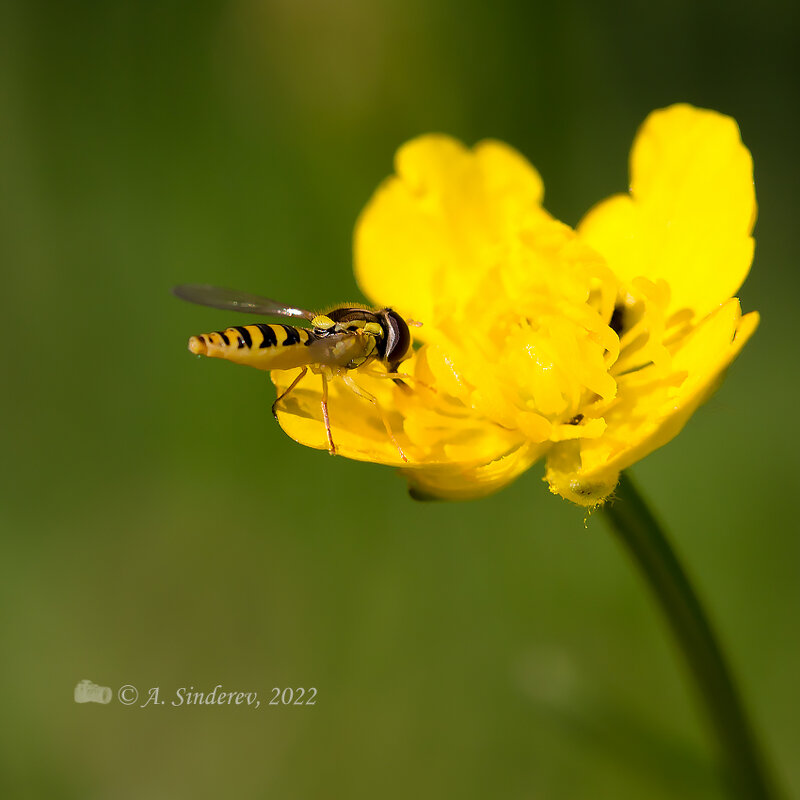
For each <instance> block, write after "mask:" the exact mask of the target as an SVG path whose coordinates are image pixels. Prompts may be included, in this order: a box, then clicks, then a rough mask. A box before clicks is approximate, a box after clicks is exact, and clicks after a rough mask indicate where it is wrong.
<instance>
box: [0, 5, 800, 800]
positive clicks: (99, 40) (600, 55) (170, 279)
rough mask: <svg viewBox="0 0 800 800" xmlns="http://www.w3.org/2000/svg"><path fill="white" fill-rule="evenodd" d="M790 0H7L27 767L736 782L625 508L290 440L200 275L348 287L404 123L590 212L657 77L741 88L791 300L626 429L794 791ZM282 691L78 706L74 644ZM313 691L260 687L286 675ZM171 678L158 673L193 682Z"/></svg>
mask: <svg viewBox="0 0 800 800" xmlns="http://www.w3.org/2000/svg"><path fill="white" fill-rule="evenodd" d="M796 11H797V7H796V4H795V3H790V2H786V3H782V2H779V0H767V2H764V3H760V4H746V3H729V2H726V3H723V2H711V0H705V2H699V3H697V2H689V1H688V0H672V1H671V2H647V3H645V2H629V3H619V4H604V3H594V2H591V0H566V2H561V3H540V2H534V3H530V2H525V1H524V0H498V1H497V2H494V3H491V4H488V3H480V2H464V0H458V1H456V0H437V1H436V2H428V1H427V0H402V2H400V0H397V1H396V2H395V1H394V0H389V1H388V2H371V1H370V0H336V1H335V2H334V0H274V1H272V2H255V0H232V1H231V2H208V0H194V2H181V1H180V0H165V1H162V2H157V3H156V2H112V3H108V2H88V1H82V2H70V3H62V2H55V0H54V1H53V2H44V0H19V1H18V2H5V3H3V4H2V10H1V11H0V131H1V133H0V187H2V189H1V190H0V226H1V227H0V269H2V287H3V289H2V301H3V303H2V304H3V317H4V320H3V322H4V334H3V341H4V347H3V351H4V356H3V368H2V373H3V377H2V385H3V392H2V394H0V403H2V414H3V425H2V437H3V445H2V452H3V460H2V464H3V471H4V474H3V478H2V481H0V493H2V498H0V499H1V500H2V502H1V503H0V526H2V559H1V560H0V596H2V603H3V613H2V616H1V619H0V636H2V652H3V656H2V661H0V679H2V684H1V685H2V698H3V699H2V717H3V724H2V726H0V744H1V745H2V749H1V751H0V790H3V795H4V796H6V797H24V796H27V797H59V798H71V797H74V798H121V799H124V798H141V797H147V798H154V799H155V798H172V797H194V798H206V797H208V798H216V797H220V796H230V797H240V798H303V799H305V798H375V797H381V798H405V797H409V796H416V797H426V798H427V797H430V798H441V797H459V798H486V797H504V798H583V797H587V798H588V797H592V798H596V797H615V798H628V797H629V798H642V797H647V798H656V799H657V798H671V797H675V796H678V795H680V796H682V797H689V798H692V797H694V798H701V797H702V798H714V797H719V796H721V791H720V789H719V785H718V782H717V777H716V775H715V772H714V766H713V757H712V751H711V749H710V747H709V744H708V738H707V736H706V732H705V730H704V729H703V727H702V723H701V720H700V718H699V716H698V714H697V710H696V708H695V706H694V705H693V703H692V700H691V695H690V687H689V685H688V683H687V681H686V680H685V676H684V674H683V672H682V669H681V665H680V662H679V661H678V660H677V658H676V653H675V651H674V650H673V647H672V644H671V642H670V640H669V639H668V637H667V635H666V632H665V630H664V627H663V625H662V623H661V620H660V618H659V616H658V614H657V612H656V610H655V608H654V606H653V604H652V602H651V601H650V598H649V597H648V596H647V594H646V592H645V591H644V588H643V586H642V584H641V583H640V580H639V577H638V575H636V574H635V572H634V570H633V569H632V566H631V564H630V563H629V562H628V561H627V558H626V556H625V554H624V553H622V552H621V551H620V549H619V548H618V546H617V544H616V542H615V541H614V540H613V539H612V538H611V537H610V536H609V535H608V532H607V530H606V529H605V527H604V524H603V521H602V519H600V518H599V517H595V518H590V519H589V520H588V523H587V524H584V523H585V520H584V513H583V512H582V511H581V510H580V509H577V508H575V507H571V506H570V505H568V504H567V503H566V502H564V501H562V500H560V499H558V498H555V497H552V496H550V495H549V493H548V492H547V491H546V487H545V486H544V484H542V483H541V480H540V478H541V470H540V469H534V470H532V471H531V472H530V473H528V474H527V475H525V476H524V477H523V478H521V479H520V480H519V481H518V482H517V483H516V484H514V485H513V486H511V487H510V488H508V489H507V490H505V491H503V492H502V493H500V494H499V495H497V496H495V497H492V498H490V499H487V500H484V501H480V502H474V503H467V504H416V503H414V502H413V501H411V500H410V499H409V498H408V497H407V495H406V493H405V489H404V484H403V482H402V481H401V480H399V479H398V478H397V476H396V475H394V474H393V472H392V471H391V470H389V469H383V468H380V467H375V466H371V465H367V464H359V463H353V462H349V461H346V460H344V459H331V458H330V457H328V455H327V454H325V453H323V452H315V451H310V450H306V449H304V448H301V447H300V446H298V445H295V444H294V443H293V442H292V441H290V440H289V439H288V438H287V437H285V436H284V435H283V434H282V433H281V431H280V430H279V428H278V426H277V425H276V424H275V422H274V421H273V419H272V417H271V414H270V412H269V407H270V404H271V402H272V399H273V390H272V387H271V385H270V384H269V383H268V381H267V380H266V379H265V377H264V375H263V374H260V373H258V372H256V371H254V370H247V369H241V368H237V367H234V366H232V365H229V364H224V363H222V362H206V361H202V360H199V359H193V358H192V357H190V356H189V354H187V352H186V350H185V341H186V338H187V337H188V336H189V335H190V334H192V333H197V332H201V331H206V330H214V329H217V328H219V327H221V326H225V325H227V324H230V323H231V322H232V320H231V318H230V315H226V314H223V313H222V312H216V311H213V310H210V309H201V308H198V307H191V306H189V305H186V304H181V303H180V302H178V301H177V300H175V299H174V298H172V297H171V296H170V294H169V287H170V286H171V285H173V284H175V283H179V282H185V281H195V282H209V283H219V284H223V285H228V286H232V287H237V288H242V289H247V290H251V291H257V292H262V293H265V294H268V295H271V296H274V297H276V298H279V299H284V300H285V301H286V302H289V303H296V304H300V305H305V306H309V307H322V306H326V305H329V304H331V303H335V302H339V301H345V300H352V299H357V298H358V291H357V288H356V286H355V283H354V280H353V276H352V271H351V233H352V228H353V223H354V221H355V219H356V216H357V214H358V213H359V210H360V209H361V208H362V206H363V205H364V203H365V202H366V200H367V198H368V197H369V195H370V193H371V192H372V190H373V189H374V187H375V186H376V185H377V183H378V182H379V181H380V180H381V179H382V178H383V177H384V176H385V175H387V174H388V173H389V172H390V171H391V159H392V155H393V152H394V150H395V149H396V147H397V146H398V145H399V144H401V143H402V142H403V141H405V140H406V139H408V138H410V137H412V136H414V135H416V134H419V133H422V132H427V131H446V132H449V133H452V134H454V135H456V136H458V137H460V138H462V139H463V140H465V141H467V142H469V143H472V142H474V141H476V140H478V139H480V138H482V137H486V136H493V137H498V138H500V139H503V140H506V141H508V142H510V143H512V144H513V145H514V146H516V147H517V148H518V149H520V150H521V151H522V152H523V153H525V154H526V155H527V156H528V157H529V158H530V159H531V160H532V161H533V163H534V164H536V165H537V167H538V168H539V169H540V171H541V172H542V174H543V177H544V179H545V183H546V187H547V197H546V201H547V206H548V208H549V209H550V210H551V211H552V212H553V213H554V214H556V215H557V216H558V217H560V218H561V219H564V220H565V221H567V222H570V223H575V222H577V220H578V219H579V218H580V216H581V214H582V213H583V212H584V211H585V210H586V209H587V208H588V207H589V206H591V205H592V204H593V203H594V202H596V201H597V200H599V199H601V198H602V197H604V196H606V195H608V194H610V193H612V192H615V191H619V190H622V189H624V187H625V185H626V160H627V153H628V148H629V146H630V143H631V140H632V138H633V135H634V132H635V129H636V127H637V125H638V124H639V123H640V122H641V121H642V120H643V119H644V117H645V115H646V114H647V113H648V112H649V111H650V110H651V109H653V108H657V107H661V106H664V105H667V104H669V103H672V102H675V101H689V102H692V103H695V104H697V105H700V106H705V107H711V108H715V109H718V110H721V111H724V112H726V113H729V114H732V115H733V116H735V117H736V119H737V120H738V121H739V123H740V126H741V129H742V132H743V137H744V140H745V142H746V143H747V145H748V146H749V147H750V149H751V150H752V152H753V155H754V158H755V164H756V181H757V191H758V196H759V202H760V221H759V223H758V227H757V231H756V233H757V239H758V247H757V253H756V260H755V265H754V268H753V271H752V274H751V277H750V278H749V279H748V281H747V283H746V285H745V286H744V288H743V289H742V291H741V297H742V302H743V306H744V308H745V309H746V310H752V309H759V310H760V311H761V313H762V315H763V323H762V328H761V329H760V331H759V332H758V334H757V335H756V337H755V338H754V340H753V341H752V343H751V344H749V345H748V347H747V348H746V349H745V351H744V353H743V354H742V356H741V358H740V359H739V361H738V362H737V363H736V364H735V365H734V367H733V369H732V370H731V371H730V374H729V376H728V379H727V382H726V384H725V385H724V387H723V389H722V390H721V391H720V392H719V393H718V394H717V395H716V397H715V398H714V399H713V400H712V401H711V402H710V403H709V404H708V405H707V406H706V407H705V408H703V409H702V410H701V411H700V413H698V414H697V415H696V417H695V418H694V419H693V420H692V421H691V423H690V424H689V426H688V427H687V429H686V430H685V431H684V433H683V434H682V435H681V436H680V437H679V438H678V439H677V440H675V441H674V442H673V443H671V444H670V445H669V446H667V447H666V448H664V449H663V450H661V451H659V452H657V453H655V454H653V455H651V456H650V457H648V459H647V460H646V461H645V462H644V463H642V464H640V465H639V466H637V467H636V469H635V471H634V472H635V476H636V477H637V479H638V481H639V483H640V486H641V488H642V490H643V491H644V492H645V493H646V494H647V495H648V497H649V498H650V500H651V501H652V503H653V504H654V505H655V506H656V507H657V508H658V509H659V510H660V514H661V516H662V518H663V520H664V521H665V523H667V525H668V526H669V528H670V530H671V531H672V533H673V537H674V540H675V542H676V544H677V547H678V548H679V550H680V552H681V553H682V555H683V556H684V558H685V560H686V561H687V562H688V564H689V566H690V569H691V572H692V574H693V575H694V576H695V578H696V579H697V582H698V584H699V586H700V590H701V592H702V595H703V597H704V598H705V599H706V600H707V602H708V604H709V606H710V608H711V610H712V613H713V617H714V619H715V621H716V624H717V626H718V628H719V632H720V635H721V636H722V638H723V640H724V642H725V644H726V646H727V648H728V651H729V655H730V658H731V660H732V662H733V665H734V667H735V670H736V672H737V674H738V677H739V680H740V683H741V684H742V687H743V689H744V691H745V693H746V696H747V699H748V703H749V706H750V708H751V709H752V711H753V715H754V717H755V720H756V722H757V725H758V728H759V730H760V731H761V733H762V735H763V738H764V742H765V745H766V747H767V749H768V751H769V753H770V755H771V758H772V760H773V762H774V765H775V767H776V771H777V773H778V775H779V778H780V781H781V782H782V784H783V785H784V787H785V788H786V789H787V793H788V794H789V795H792V794H793V795H794V796H798V795H800V760H798V755H797V754H798V753H800V714H798V711H800V707H799V704H798V688H797V682H798V675H800V637H798V612H799V611H800V580H798V578H799V577H800V575H799V574H798V573H799V571H800V552H799V551H800V545H799V541H800V540H799V539H798V536H797V527H798V525H797V499H796V498H797V491H798V477H800V475H799V473H800V465H799V464H798V457H797V452H798V450H797V442H798V437H797V411H796V408H797V397H798V391H800V385H799V381H798V372H797V344H796V342H797V333H798V331H797V324H796V319H797V316H796V315H797V297H798V289H800V279H799V278H798V271H797V263H798V255H799V254H798V244H797V219H798V214H799V213H800V209H798V202H797V197H798V194H797V185H798V177H799V176H798V168H797V167H798V159H797V131H798V123H799V122H800V120H799V119H798V117H799V116H800V114H798V97H799V96H800V86H799V85H798V66H800V64H798V52H800V37H798V16H797V13H796ZM82 678H89V679H92V680H94V681H97V682H98V683H100V684H101V685H107V686H110V687H112V688H114V689H115V690H116V688H117V687H119V686H121V685H123V684H132V685H135V686H136V687H138V688H139V690H140V692H142V693H143V694H144V693H146V691H147V689H148V688H149V687H154V686H159V687H161V692H162V697H163V696H164V694H166V695H168V696H169V697H171V696H172V693H173V692H174V691H175V689H176V688H178V687H188V686H194V687H195V688H196V689H198V690H204V691H209V690H210V689H213V687H214V686H215V685H216V684H222V685H223V687H224V688H225V689H226V690H231V689H234V690H243V691H257V692H259V694H260V697H261V699H262V706H261V708H260V709H258V710H248V709H246V708H227V707H223V708H196V707H183V708H172V707H170V706H169V703H167V704H166V705H165V706H163V707H155V708H154V707H152V706H150V707H147V708H143V709H140V708H136V707H131V708H128V707H124V706H122V705H121V704H119V703H118V702H116V700H115V701H114V702H112V703H111V704H110V705H108V706H100V705H94V704H89V705H77V704H75V703H74V702H73V699H72V691H73V687H74V685H75V684H76V682H77V681H78V680H80V679H82ZM287 686H290V687H311V686H313V687H316V688H317V689H318V697H317V703H316V705H315V706H313V707H269V706H267V705H266V701H267V700H268V699H269V697H270V695H271V693H272V688H273V687H287ZM169 697H168V699H169Z"/></svg>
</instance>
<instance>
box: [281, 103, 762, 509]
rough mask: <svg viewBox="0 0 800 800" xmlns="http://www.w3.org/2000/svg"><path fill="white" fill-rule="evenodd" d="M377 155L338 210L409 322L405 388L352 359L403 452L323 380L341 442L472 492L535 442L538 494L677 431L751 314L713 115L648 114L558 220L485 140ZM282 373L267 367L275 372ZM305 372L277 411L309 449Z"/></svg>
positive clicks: (606, 484) (568, 492)
mask: <svg viewBox="0 0 800 800" xmlns="http://www.w3.org/2000/svg"><path fill="white" fill-rule="evenodd" d="M395 168H396V175H395V176H393V177H390V178H389V179H388V180H386V181H385V182H384V183H383V185H381V186H380V187H379V188H378V190H377V191H376V192H375V195H374V196H373V198H372V199H371V200H370V202H369V204H368V205H367V207H366V209H365V210H364V212H363V213H362V215H361V218H360V219H359V221H358V224H357V226H356V232H355V270H356V276H357V279H358V282H359V284H360V286H361V288H362V289H363V291H364V293H365V294H366V295H367V296H368V297H370V298H371V299H372V300H373V301H374V302H375V303H376V304H377V305H381V306H391V307H392V308H394V309H396V310H397V311H399V312H400V313H401V314H402V315H404V316H405V317H406V318H408V319H414V320H419V321H421V322H422V323H423V326H422V327H421V328H419V329H416V330H415V337H416V338H417V339H418V340H419V342H421V343H422V346H421V347H420V348H419V349H417V350H416V351H415V353H414V355H413V356H412V357H411V358H410V359H409V361H407V362H405V363H404V364H403V365H402V367H401V370H402V371H403V372H405V373H409V374H410V375H412V376H413V379H411V380H410V381H408V383H409V384H410V386H411V387H412V388H413V390H412V391H409V390H408V389H406V390H404V389H403V387H400V386H397V385H395V384H394V383H393V382H392V381H388V380H381V379H379V378H375V377H370V376H369V375H367V374H359V372H360V370H358V371H356V372H355V373H354V377H355V378H356V380H357V382H358V383H359V385H361V386H362V387H363V388H364V389H366V390H367V391H368V392H370V393H372V394H373V395H375V396H376V397H377V398H378V401H379V403H380V405H381V408H382V409H383V410H384V411H385V413H386V416H387V417H388V420H389V423H390V425H391V428H392V431H393V432H394V434H395V436H396V438H397V440H398V443H399V444H400V445H401V447H402V449H403V451H404V453H405V454H406V456H407V457H408V462H403V461H402V460H401V458H400V454H399V453H398V450H397V447H396V446H395V445H394V444H393V443H392V442H391V441H390V440H389V438H388V436H387V434H386V431H385V428H384V426H383V424H382V422H381V419H380V416H379V414H378V412H377V411H376V410H375V409H374V407H373V406H371V405H370V404H369V403H367V402H366V401H365V400H364V399H363V398H361V397H358V396H357V395H355V394H354V393H353V392H352V391H351V390H350V389H348V388H347V387H346V386H343V385H342V384H341V381H334V382H333V385H332V387H331V395H330V401H329V408H330V420H331V427H332V431H333V439H334V441H335V443H336V446H337V449H338V452H339V453H341V454H342V455H346V456H348V457H350V458H355V459H360V460H366V461H374V462H378V463H381V464H390V465H395V466H398V467H401V468H402V470H403V473H404V474H405V476H406V477H407V478H408V480H409V483H410V485H411V488H412V491H414V492H416V493H417V494H418V495H424V496H434V497H441V498H448V499H466V498H472V497H479V496H483V495H487V494H489V493H491V492H494V491H496V490H497V489H500V488H501V487H503V486H504V485H506V484H507V483H509V482H510V481H511V480H513V479H514V478H516V477H517V476H518V475H519V474H520V473H522V472H523V471H524V470H526V469H527V468H528V467H529V466H530V465H531V464H532V463H533V462H535V461H536V460H538V459H540V458H546V459H547V471H546V480H547V481H548V483H549V485H550V490H551V491H552V492H555V493H557V494H559V495H561V496H563V497H566V498H568V499H569V500H572V501H574V502H576V503H579V504H581V505H585V506H594V505H597V504H598V503H601V502H602V501H603V500H604V499H605V498H606V497H607V496H608V495H609V494H610V493H611V492H612V491H613V489H614V487H615V486H616V483H617V480H618V477H619V473H620V471H621V470H622V469H625V468H626V467H628V466H630V465H631V464H633V463H634V462H635V461H638V460H639V459H640V458H642V457H643V456H645V455H647V453H649V452H651V451H652V450H654V449H656V448H657V447H660V446H661V445H663V444H665V443H666V442H668V441H669V440H670V439H672V438H673V437H674V436H675V435H676V434H677V433H678V432H679V431H680V430H681V428H682V427H683V425H684V424H685V423H686V421H687V420H688V418H689V417H690V415H691V414H692V413H693V412H694V410H695V409H696V408H697V407H698V406H699V405H700V404H701V403H703V402H704V401H705V400H706V399H707V398H708V397H709V395H710V394H711V393H712V392H713V390H714V389H715V388H716V386H717V385H718V383H719V381H720V379H721V377H722V375H723V373H724V371H725V369H726V367H727V366H728V365H729V364H730V362H731V361H732V360H733V358H734V357H735V356H736V355H737V353H738V352H739V350H740V349H741V347H742V346H743V345H744V343H745V342H746V341H747V339H748V338H749V337H750V335H751V334H752V333H753V331H754V330H755V328H756V326H757V324H758V315H757V314H755V313H751V314H747V315H745V316H742V315H741V311H740V307H739V301H738V300H737V299H736V298H735V297H732V295H733V294H734V293H735V292H736V291H737V290H738V288H739V287H740V286H741V284H742V282H743V280H744V279H745V277H746V276H747V273H748V270H749V268H750V263H751V261H752V256H753V246H754V245H753V239H752V238H751V232H752V228H753V224H754V222H755V216H756V204H755V194H754V189H753V176H752V162H751V158H750V154H749V152H748V151H747V149H746V148H745V147H744V145H743V144H742V142H741V139H740V136H739V130H738V128H737V126H736V123H735V122H734V120H732V119H731V118H730V117H725V116H723V115H721V114H718V113H716V112H714V111H705V110H701V109H696V108H693V107H691V106H688V105H676V106H672V107H670V108H667V109H663V110H660V111H656V112H653V113H652V114H651V115H650V116H649V117H648V118H647V120H646V121H645V123H644V125H643V126H642V128H641V129H640V131H639V133H638V135H637V137H636V140H635V142H634V146H633V151H632V153H631V164H630V170H631V185H630V192H629V193H627V194H621V195H616V196H614V197H611V198H609V199H607V200H605V201H603V202H601V203H600V204H598V205H597V206H595V208H593V209H592V210H591V211H590V212H589V213H588V214H587V215H586V217H585V218H584V219H583V220H582V221H581V223H580V224H579V225H578V227H577V229H576V230H572V229H571V228H569V227H568V226H566V225H564V224H563V223H561V222H558V221H557V220H555V219H554V218H553V217H552V216H550V214H548V213H547V211H545V210H544V208H543V207H542V197H543V186H542V181H541V178H540V177H539V175H538V173H537V172H536V170H534V168H533V167H532V166H531V165H530V164H529V163H528V162H527V161H526V160H525V159H524V158H523V157H522V156H521V155H520V154H519V153H517V152H516V151H515V150H513V149H512V148H510V147H508V146H507V145H505V144H502V143H500V142H496V141H485V142H481V143H480V144H478V145H477V146H476V147H474V148H473V149H472V150H469V149H467V148H466V147H464V146H463V145H462V144H460V143H459V142H457V141H455V140H454V139H451V138H449V137H447V136H441V135H429V136H422V137H420V138H418V139H415V140H413V141H411V142H409V143H407V144H406V145H404V146H403V147H401V148H400V150H399V152H398V153H397V157H396V164H395ZM295 374H296V373H294V372H288V373H287V372H274V373H272V378H273V381H274V382H275V383H276V385H277V386H278V389H279V390H282V389H285V388H286V387H287V386H288V384H289V383H290V382H291V380H292V379H293V378H294V376H295ZM314 380H316V381H319V378H318V377H316V378H315V379H314ZM314 380H312V379H307V382H304V383H303V384H302V385H303V387H304V388H303V389H300V388H298V389H297V390H295V392H294V393H292V395H291V396H290V397H291V401H290V402H287V405H286V408H285V410H284V411H283V412H282V413H280V414H279V419H280V423H281V425H282V426H283V428H284V430H285V431H286V432H287V433H288V434H289V435H290V436H291V437H292V438H294V439H296V440H297V441H298V442H301V443H302V444H305V445H308V446H310V447H316V448H321V449H324V448H326V447H327V441H326V436H325V430H324V427H323V423H322V418H321V413H320V410H319V396H320V391H321V388H320V384H319V383H316V384H315V383H314ZM287 401H288V398H287Z"/></svg>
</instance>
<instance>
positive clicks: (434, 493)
mask: <svg viewBox="0 0 800 800" xmlns="http://www.w3.org/2000/svg"><path fill="white" fill-rule="evenodd" d="M543 452H544V446H542V445H533V444H520V445H519V446H518V447H516V448H515V449H513V450H512V451H511V452H508V453H505V454H503V455H502V456H500V457H499V458H497V459H495V460H493V461H490V462H489V463H486V464H478V465H474V464H472V465H462V464H450V465H443V466H428V467H421V468H417V469H404V470H403V474H404V475H405V476H406V478H408V485H409V490H410V492H411V494H412V496H413V497H415V498H416V499H418V500H474V499H477V498H479V497H486V496H487V495H490V494H493V493H494V492H497V491H499V490H500V489H502V488H503V487H504V486H507V485H508V484H509V483H511V481H513V480H515V479H516V478H518V477H519V476H520V475H521V474H522V473H523V472H525V470H527V469H528V468H529V467H530V466H531V464H533V463H534V461H537V460H538V459H539V458H540V457H541V456H542V454H543Z"/></svg>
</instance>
